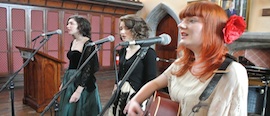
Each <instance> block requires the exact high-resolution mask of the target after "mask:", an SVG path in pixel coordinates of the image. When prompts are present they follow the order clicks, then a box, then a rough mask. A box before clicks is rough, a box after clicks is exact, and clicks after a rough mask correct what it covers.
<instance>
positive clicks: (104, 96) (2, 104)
mask: <svg viewBox="0 0 270 116" xmlns="http://www.w3.org/2000/svg"><path fill="white" fill-rule="evenodd" d="M96 77H97V84H98V88H99V92H100V98H101V102H102V106H103V107H104V106H105V105H106V104H107V102H108V100H109V99H110V97H111V92H112V89H113V86H114V80H115V73H114V71H106V72H98V73H97V74H96ZM7 79H8V78H5V77H0V85H1V87H2V86H3V84H4V83H5V82H6V80H7ZM14 84H15V88H14V113H15V116H40V113H37V112H36V111H35V110H34V109H32V108H31V107H29V106H27V105H24V104H23V102H22V99H23V94H24V90H23V89H24V88H23V76H22V75H18V76H17V77H15V78H14ZM0 116H12V106H11V99H10V90H9V89H4V90H3V91H2V92H1V93H0ZM45 116H54V111H51V110H49V111H47V112H46V113H45Z"/></svg>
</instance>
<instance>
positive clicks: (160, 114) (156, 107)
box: [144, 91, 181, 116]
mask: <svg viewBox="0 0 270 116" xmlns="http://www.w3.org/2000/svg"><path fill="white" fill-rule="evenodd" d="M180 114H181V109H180V104H179V103H178V102H176V101H172V100H171V99H170V96H169V95H168V94H167V93H164V92H159V91H156V92H155V93H154V95H153V96H152V97H151V98H150V100H149V102H148V103H147V106H146V110H145V112H144V116H180Z"/></svg>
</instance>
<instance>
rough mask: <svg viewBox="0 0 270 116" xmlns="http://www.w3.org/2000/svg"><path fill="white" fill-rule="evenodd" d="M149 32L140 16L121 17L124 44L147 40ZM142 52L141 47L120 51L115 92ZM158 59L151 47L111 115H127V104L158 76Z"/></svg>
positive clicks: (134, 46) (127, 83)
mask: <svg viewBox="0 0 270 116" xmlns="http://www.w3.org/2000/svg"><path fill="white" fill-rule="evenodd" d="M149 30H150V29H149V27H148V26H147V24H146V22H145V21H144V20H143V19H142V18H141V17H139V16H136V15H125V16H122V17H120V26H119V31H120V37H121V40H122V41H124V42H126V41H134V40H140V39H147V38H148V37H149ZM140 50H141V46H140V45H129V46H127V47H123V48H122V49H121V50H120V51H119V57H120V58H119V73H118V78H119V79H118V80H119V82H116V84H115V87H114V90H115V89H116V88H117V84H119V83H120V82H121V80H122V79H123V77H124V75H125V74H126V73H127V71H128V70H129V68H130V66H131V65H132V63H133V62H134V60H135V59H136V56H137V53H138V52H139V51H140ZM156 57H157V56H156V52H155V50H154V49H152V48H151V47H150V48H149V49H148V51H147V53H146V55H145V57H144V58H143V59H142V60H141V61H139V63H138V64H137V66H136V67H135V69H134V70H133V72H132V73H131V75H130V76H129V77H128V80H127V81H126V82H125V84H124V85H123V86H122V88H121V91H120V94H119V95H118V99H117V100H116V101H115V102H114V104H113V105H112V106H111V108H110V112H109V115H111V116H125V114H123V110H124V108H125V105H126V103H127V102H128V101H129V100H130V99H131V98H132V97H133V96H134V95H135V94H136V92H137V91H139V90H140V88H141V87H142V86H143V85H144V84H146V83H147V82H149V81H150V80H152V79H154V78H155V77H156V76H157V64H156Z"/></svg>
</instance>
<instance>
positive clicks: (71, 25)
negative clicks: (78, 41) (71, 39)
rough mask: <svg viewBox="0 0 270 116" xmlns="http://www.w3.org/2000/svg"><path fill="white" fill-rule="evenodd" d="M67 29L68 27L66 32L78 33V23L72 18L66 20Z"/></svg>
mask: <svg viewBox="0 0 270 116" xmlns="http://www.w3.org/2000/svg"><path fill="white" fill-rule="evenodd" d="M67 29H68V34H71V35H74V34H77V33H79V30H78V23H77V22H76V21H75V20H74V19H73V18H71V19H69V20H68V24H67Z"/></svg>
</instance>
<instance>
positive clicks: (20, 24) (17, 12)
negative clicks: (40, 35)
mask: <svg viewBox="0 0 270 116" xmlns="http://www.w3.org/2000/svg"><path fill="white" fill-rule="evenodd" d="M18 19H19V20H18ZM12 28H13V29H23V30H24V29H25V11H24V10H23V9H12Z"/></svg>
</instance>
